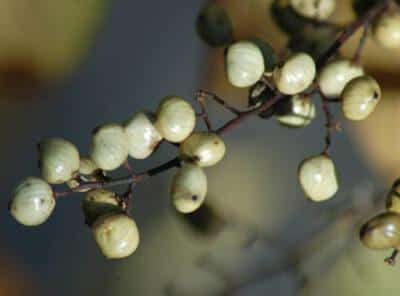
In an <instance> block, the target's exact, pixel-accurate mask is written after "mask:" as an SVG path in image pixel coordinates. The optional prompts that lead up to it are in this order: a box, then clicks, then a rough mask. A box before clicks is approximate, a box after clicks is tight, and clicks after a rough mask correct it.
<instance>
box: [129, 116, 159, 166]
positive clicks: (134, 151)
mask: <svg viewBox="0 0 400 296" xmlns="http://www.w3.org/2000/svg"><path fill="white" fill-rule="evenodd" d="M124 130H125V134H126V137H127V140H128V152H129V155H130V156H131V157H133V158H135V159H145V158H147V157H149V156H150V155H151V154H152V153H153V151H154V149H155V148H156V147H157V146H158V144H159V143H160V141H161V140H162V136H161V135H160V133H159V132H158V130H157V129H156V128H155V126H154V124H153V120H152V119H151V118H150V115H148V114H146V113H144V112H138V113H136V114H134V115H133V116H132V117H131V118H130V119H129V120H128V121H127V122H126V123H125V125H124Z"/></svg>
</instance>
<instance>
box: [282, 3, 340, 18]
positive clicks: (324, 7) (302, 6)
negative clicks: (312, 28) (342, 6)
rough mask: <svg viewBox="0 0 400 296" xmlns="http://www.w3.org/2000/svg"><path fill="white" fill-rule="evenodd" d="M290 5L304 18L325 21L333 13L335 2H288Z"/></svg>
mask: <svg viewBox="0 0 400 296" xmlns="http://www.w3.org/2000/svg"><path fill="white" fill-rule="evenodd" d="M290 5H291V6H292V8H293V9H294V10H295V11H296V12H297V13H298V14H300V15H302V16H304V17H307V18H312V19H317V20H325V19H327V18H328V17H329V16H330V15H331V14H332V13H333V12H334V10H335V6H336V0H290Z"/></svg>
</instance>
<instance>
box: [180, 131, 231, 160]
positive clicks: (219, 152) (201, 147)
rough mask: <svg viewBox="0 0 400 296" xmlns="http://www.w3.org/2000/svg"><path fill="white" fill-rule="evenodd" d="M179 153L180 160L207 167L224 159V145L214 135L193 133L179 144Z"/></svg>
mask: <svg viewBox="0 0 400 296" xmlns="http://www.w3.org/2000/svg"><path fill="white" fill-rule="evenodd" d="M179 152H180V157H181V158H182V159H184V160H187V161H190V162H193V163H194V164H196V165H198V166H200V167H208V166H213V165H215V164H216V163H217V162H219V161H220V160H221V159H222V158H223V157H224V154H225V143H224V142H223V141H222V139H221V138H220V137H219V136H218V135H217V134H216V133H211V132H195V133H193V134H191V135H190V136H189V137H188V138H187V139H186V140H185V141H183V142H182V143H181V145H180V148H179Z"/></svg>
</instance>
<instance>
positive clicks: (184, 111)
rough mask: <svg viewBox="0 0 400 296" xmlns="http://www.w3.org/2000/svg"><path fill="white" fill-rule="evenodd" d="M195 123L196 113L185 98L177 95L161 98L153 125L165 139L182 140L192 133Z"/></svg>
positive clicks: (174, 141) (176, 141)
mask: <svg viewBox="0 0 400 296" xmlns="http://www.w3.org/2000/svg"><path fill="white" fill-rule="evenodd" d="M195 125H196V114H195V112H194V110H193V108H192V106H191V105H190V104H189V103H188V102H187V101H186V100H184V99H183V98H181V97H177V96H168V97H165V98H164V99H162V100H161V102H160V105H159V106H158V109H157V120H156V122H155V127H156V129H157V130H158V131H159V132H160V134H161V135H162V137H163V138H165V139H166V140H167V141H170V142H173V143H180V142H182V141H183V140H184V139H186V138H187V137H188V136H189V135H190V134H191V133H192V131H193V129H194V127H195Z"/></svg>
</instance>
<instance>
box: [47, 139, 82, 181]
mask: <svg viewBox="0 0 400 296" xmlns="http://www.w3.org/2000/svg"><path fill="white" fill-rule="evenodd" d="M39 163H40V169H41V174H42V177H43V179H45V180H46V181H47V182H48V183H50V184H61V183H64V182H66V181H68V180H69V179H71V178H72V177H73V176H74V174H75V173H77V171H78V170H79V152H78V149H76V147H75V145H74V144H72V143H70V142H69V141H66V140H64V139H61V138H50V139H46V140H44V141H42V142H41V143H40V144H39Z"/></svg>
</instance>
